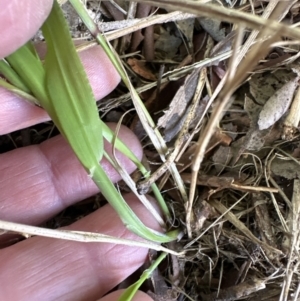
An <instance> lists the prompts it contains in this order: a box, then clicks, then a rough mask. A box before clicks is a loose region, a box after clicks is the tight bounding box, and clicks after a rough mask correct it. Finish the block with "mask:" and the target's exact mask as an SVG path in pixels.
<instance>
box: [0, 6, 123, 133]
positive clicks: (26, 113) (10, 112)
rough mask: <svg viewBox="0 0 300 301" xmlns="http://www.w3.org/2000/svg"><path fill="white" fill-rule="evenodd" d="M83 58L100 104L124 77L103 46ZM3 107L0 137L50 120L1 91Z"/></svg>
mask: <svg viewBox="0 0 300 301" xmlns="http://www.w3.org/2000/svg"><path fill="white" fill-rule="evenodd" d="M0 1H1V0H0ZM80 58H81V60H82V63H83V65H84V68H85V70H86V72H87V76H88V79H89V81H90V84H91V86H92V89H93V92H94V95H95V98H96V99H97V100H99V99H101V98H103V97H104V96H105V95H107V94H108V93H109V92H111V91H112V90H113V89H114V88H115V87H116V86H117V84H118V83H119V81H120V77H119V75H118V73H117V72H116V70H115V68H114V67H113V66H112V64H111V62H110V60H109V59H108V58H107V56H106V54H105V53H104V51H103V50H102V48H101V47H100V46H96V47H92V48H90V49H87V50H85V51H83V52H81V53H80ZM83 101H84V99H83ZM0 107H1V110H0V125H1V126H0V135H4V134H7V133H10V132H13V131H16V130H19V129H22V128H26V127H29V126H31V125H34V124H37V123H41V122H44V121H47V120H50V118H49V116H48V114H47V113H46V112H45V111H44V110H43V109H41V108H39V107H36V106H34V105H32V104H30V103H28V102H26V101H24V100H23V99H21V98H20V97H18V96H17V95H15V94H13V93H11V92H9V91H7V90H5V89H3V88H1V87H0Z"/></svg>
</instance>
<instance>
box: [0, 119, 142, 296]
mask: <svg viewBox="0 0 300 301" xmlns="http://www.w3.org/2000/svg"><path fill="white" fill-rule="evenodd" d="M110 127H111V128H112V129H114V128H115V126H114V125H112V124H110ZM119 137H120V139H121V140H123V141H124V142H125V143H126V144H127V145H130V148H131V150H132V151H133V153H135V155H136V156H137V157H138V158H141V157H142V148H141V145H140V142H139V141H138V140H137V138H136V136H135V135H134V134H133V133H132V132H131V131H130V130H129V129H128V128H126V127H121V130H120V132H119ZM105 150H106V151H107V152H108V153H110V154H111V152H112V147H111V145H109V144H108V143H106V142H105ZM117 157H118V158H119V161H120V163H121V164H122V166H123V167H124V168H125V169H126V170H127V171H128V172H129V173H131V172H132V171H133V170H134V169H135V166H134V164H133V163H132V162H131V161H130V160H129V159H127V158H126V157H125V156H124V155H121V154H120V153H118V155H117ZM101 165H102V166H103V168H104V170H105V172H106V173H107V175H108V176H109V177H110V179H111V180H112V181H113V182H116V181H118V180H120V176H119V174H118V173H117V172H116V171H115V170H114V169H113V168H112V166H111V165H110V164H109V163H108V162H107V160H106V159H103V160H102V161H101ZM0 175H1V177H0V192H1V198H0V208H1V210H0V219H3V220H9V221H14V222H21V223H26V224H29V223H30V224H38V223H41V222H43V221H45V220H47V219H49V218H50V217H52V216H54V215H55V214H57V213H59V212H61V211H62V210H63V209H65V208H66V207H68V206H69V205H71V204H73V203H76V202H78V201H80V200H82V199H85V198H87V197H89V196H91V195H93V194H95V193H97V192H98V188H97V187H96V185H95V184H94V182H93V181H92V180H91V178H90V177H89V176H88V175H87V173H86V171H85V170H84V169H83V167H82V166H81V164H80V163H79V161H78V160H77V158H76V157H75V155H74V154H73V151H72V150H71V148H70V147H69V146H68V144H67V143H66V142H65V140H64V139H63V138H62V137H61V136H57V137H55V138H52V139H50V140H47V141H45V142H43V143H42V144H41V145H33V146H29V147H24V148H19V149H16V150H14V151H11V152H8V153H5V154H2V155H0ZM12 188H13V189H12ZM0 300H1V299H0Z"/></svg>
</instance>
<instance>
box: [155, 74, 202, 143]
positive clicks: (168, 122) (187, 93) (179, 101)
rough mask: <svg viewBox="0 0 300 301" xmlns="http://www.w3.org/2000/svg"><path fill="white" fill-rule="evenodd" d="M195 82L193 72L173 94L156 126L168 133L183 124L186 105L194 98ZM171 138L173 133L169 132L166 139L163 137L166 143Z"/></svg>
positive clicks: (196, 78)
mask: <svg viewBox="0 0 300 301" xmlns="http://www.w3.org/2000/svg"><path fill="white" fill-rule="evenodd" d="M197 82H198V73H195V72H194V73H192V74H190V75H188V76H187V77H186V79H185V81H184V84H183V85H182V86H181V87H180V88H179V89H178V91H177V93H176V94H175V96H174V98H173V100H172V102H171V104H170V107H169V109H168V110H167V111H164V113H165V114H164V116H162V117H161V118H159V120H158V123H157V125H158V126H160V127H164V128H165V131H170V130H171V129H173V128H175V127H177V125H178V123H180V122H181V123H182V122H184V115H185V114H186V112H187V107H188V104H189V103H190V101H191V99H192V97H193V96H194V93H195V89H196V86H197ZM179 130H180V129H179ZM174 132H175V135H176V134H177V133H178V128H177V129H175V131H174ZM172 136H173V137H174V133H172V131H171V133H168V137H165V139H166V141H170V140H171V139H172V138H171V137H172ZM170 138H171V139H170Z"/></svg>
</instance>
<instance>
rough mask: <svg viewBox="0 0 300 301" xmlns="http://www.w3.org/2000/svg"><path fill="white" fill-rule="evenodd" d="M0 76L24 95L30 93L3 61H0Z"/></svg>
mask: <svg viewBox="0 0 300 301" xmlns="http://www.w3.org/2000/svg"><path fill="white" fill-rule="evenodd" d="M0 74H2V75H3V76H4V77H5V78H6V79H7V80H8V81H9V82H10V83H11V84H12V85H14V86H15V87H16V88H18V89H20V90H22V91H24V92H26V93H30V89H29V88H28V87H27V86H26V85H25V84H24V82H23V81H22V79H21V78H20V76H19V75H18V73H17V72H16V71H15V70H14V69H13V68H11V66H10V65H9V64H8V63H7V62H6V61H4V60H0Z"/></svg>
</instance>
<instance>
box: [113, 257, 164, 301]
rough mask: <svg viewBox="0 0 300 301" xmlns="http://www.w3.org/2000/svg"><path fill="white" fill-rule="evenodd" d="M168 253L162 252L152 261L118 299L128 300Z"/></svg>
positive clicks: (121, 300) (120, 300)
mask: <svg viewBox="0 0 300 301" xmlns="http://www.w3.org/2000/svg"><path fill="white" fill-rule="evenodd" d="M167 255H168V254H167V253H162V254H160V256H159V257H158V258H157V259H156V260H155V261H154V263H153V264H152V265H151V266H150V268H149V269H147V270H145V271H144V272H143V274H142V275H141V277H140V279H139V280H138V281H136V282H135V283H134V284H132V285H130V286H129V287H128V288H127V289H126V290H125V291H124V292H123V294H122V295H121V296H120V298H119V300H118V301H130V300H132V298H133V297H134V295H135V294H136V292H137V291H138V289H139V288H140V287H141V285H142V284H143V283H144V281H145V280H147V279H148V278H149V277H150V276H151V274H152V273H153V271H154V270H155V269H156V268H157V267H158V265H159V264H160V263H161V262H162V261H163V260H164V259H165V258H166V256H167Z"/></svg>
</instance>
